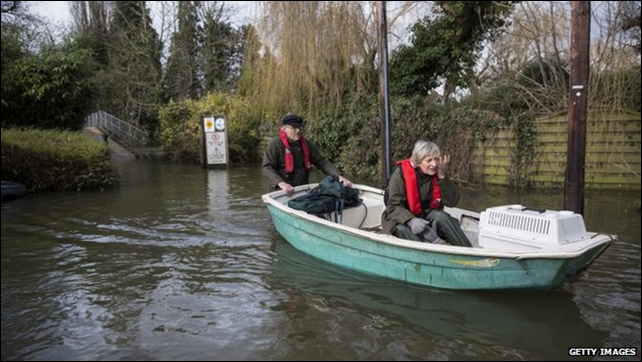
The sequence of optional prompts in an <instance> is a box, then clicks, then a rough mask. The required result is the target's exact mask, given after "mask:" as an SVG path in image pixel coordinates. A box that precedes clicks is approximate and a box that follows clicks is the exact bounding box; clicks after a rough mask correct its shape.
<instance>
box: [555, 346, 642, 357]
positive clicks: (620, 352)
mask: <svg viewBox="0 0 642 362" xmlns="http://www.w3.org/2000/svg"><path fill="white" fill-rule="evenodd" d="M568 355H569V356H637V355H638V349H637V348H636V347H600V348H589V347H571V348H569V349H568Z"/></svg>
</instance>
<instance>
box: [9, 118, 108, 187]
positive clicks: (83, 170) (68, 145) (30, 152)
mask: <svg viewBox="0 0 642 362" xmlns="http://www.w3.org/2000/svg"><path fill="white" fill-rule="evenodd" d="M1 153H2V160H1V161H2V174H1V176H2V179H3V180H7V181H16V182H21V183H23V184H24V185H25V186H26V187H27V189H28V190H30V191H42V190H76V191H80V190H95V189H107V188H111V187H115V186H117V185H118V170H117V168H116V167H115V165H114V164H113V163H112V162H111V160H110V158H109V148H108V146H107V145H106V144H104V143H101V142H96V141H94V140H92V139H91V138H89V137H87V136H85V135H82V134H81V133H78V132H69V131H52V130H18V129H3V130H2V147H1Z"/></svg>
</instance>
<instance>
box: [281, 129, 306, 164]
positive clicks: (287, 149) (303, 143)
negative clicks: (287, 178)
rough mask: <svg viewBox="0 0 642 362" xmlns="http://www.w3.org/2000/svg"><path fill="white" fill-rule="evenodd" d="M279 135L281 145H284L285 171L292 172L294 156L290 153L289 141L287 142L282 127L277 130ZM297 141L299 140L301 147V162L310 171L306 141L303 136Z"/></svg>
mask: <svg viewBox="0 0 642 362" xmlns="http://www.w3.org/2000/svg"><path fill="white" fill-rule="evenodd" d="M279 135H280V136H281V142H283V146H285V173H292V172H294V156H293V155H292V149H291V148H290V142H288V136H287V135H286V134H285V131H283V130H282V129H281V130H280V131H279ZM299 142H301V148H303V161H304V162H303V164H304V165H305V170H306V171H310V168H311V164H310V150H309V149H308V143H307V142H306V141H305V138H304V137H303V136H301V138H300V139H299Z"/></svg>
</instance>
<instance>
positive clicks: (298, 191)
mask: <svg viewBox="0 0 642 362" xmlns="http://www.w3.org/2000/svg"><path fill="white" fill-rule="evenodd" d="M316 185H317V184H307V185H301V186H297V187H295V188H294V193H293V194H292V196H289V197H287V196H286V195H285V191H283V190H279V191H274V192H270V193H268V194H265V195H263V196H262V199H263V202H265V203H266V204H268V205H271V206H273V207H276V208H278V209H280V210H281V211H283V212H285V213H288V214H291V215H296V217H299V218H303V219H306V220H308V221H310V222H313V223H318V224H323V225H326V226H327V227H329V228H333V229H338V230H341V231H342V232H345V233H348V234H352V235H357V236H359V237H362V238H366V239H372V241H373V242H379V243H384V244H389V245H392V246H396V247H402V248H411V249H416V250H422V251H431V252H440V253H444V254H451V255H465V256H473V257H483V258H503V259H515V260H525V259H542V258H546V259H572V258H575V257H579V256H580V255H582V254H584V253H585V252H587V251H588V250H590V249H593V248H595V247H597V246H599V245H602V244H606V243H610V242H612V241H613V240H615V237H614V236H613V235H608V234H600V233H588V234H592V235H591V236H590V237H589V238H588V239H594V238H600V239H601V240H598V241H597V242H596V241H595V240H593V241H592V242H591V243H585V245H584V246H583V247H580V248H576V246H577V245H575V244H577V243H570V244H574V249H573V250H572V251H564V250H563V249H564V248H565V245H562V246H559V249H561V250H560V251H555V252H547V251H545V250H544V251H531V252H525V251H499V250H493V249H483V248H480V247H473V248H466V247H460V246H453V245H436V244H430V243H420V242H416V241H412V240H406V239H400V238H397V237H396V236H394V235H389V234H384V233H375V232H373V231H369V230H362V229H358V228H355V227H352V226H347V225H342V224H339V223H335V222H333V221H331V220H326V219H324V218H321V217H318V216H317V215H314V214H308V213H307V212H305V211H301V210H295V209H292V208H290V207H288V205H287V202H286V203H284V202H280V201H278V200H277V198H283V197H284V196H285V197H287V199H286V201H287V200H291V199H293V198H295V197H298V196H300V195H302V194H303V193H305V192H308V191H309V190H311V189H312V188H314V187H315V186H316ZM354 188H356V189H359V190H361V191H362V194H363V193H372V194H374V195H383V190H381V189H377V188H374V187H371V186H367V185H358V184H355V185H354ZM448 210H450V211H458V212H460V213H461V214H462V215H467V216H472V217H474V218H476V219H479V213H475V212H470V211H468V210H464V209H459V208H449V209H447V211H448ZM498 237H500V238H501V236H498ZM504 238H505V239H506V240H507V241H510V240H511V239H510V238H507V237H504ZM567 248H568V247H567Z"/></svg>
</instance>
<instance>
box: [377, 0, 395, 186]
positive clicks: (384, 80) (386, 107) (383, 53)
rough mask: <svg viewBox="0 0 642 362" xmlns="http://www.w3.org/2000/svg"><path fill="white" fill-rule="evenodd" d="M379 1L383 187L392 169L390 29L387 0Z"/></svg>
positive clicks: (378, 25)
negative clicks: (387, 20)
mask: <svg viewBox="0 0 642 362" xmlns="http://www.w3.org/2000/svg"><path fill="white" fill-rule="evenodd" d="M376 3H377V7H376V10H377V35H378V37H377V38H378V50H379V115H380V117H381V179H382V181H381V187H382V188H385V187H386V186H388V179H389V178H390V170H391V169H392V164H391V160H390V159H391V158H392V152H391V147H390V124H391V121H390V96H389V91H388V88H389V87H388V29H387V25H386V2H385V1H376Z"/></svg>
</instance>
